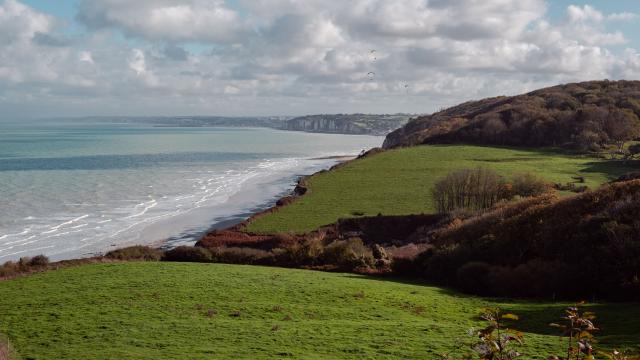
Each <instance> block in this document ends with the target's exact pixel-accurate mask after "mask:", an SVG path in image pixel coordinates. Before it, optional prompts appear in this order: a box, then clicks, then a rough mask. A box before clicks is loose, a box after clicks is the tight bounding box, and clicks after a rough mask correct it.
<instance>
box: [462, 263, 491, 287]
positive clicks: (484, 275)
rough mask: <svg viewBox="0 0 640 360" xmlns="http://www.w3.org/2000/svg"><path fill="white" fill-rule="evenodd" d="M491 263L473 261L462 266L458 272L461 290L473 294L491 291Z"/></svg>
mask: <svg viewBox="0 0 640 360" xmlns="http://www.w3.org/2000/svg"><path fill="white" fill-rule="evenodd" d="M490 273H491V265H489V264H487V263H484V262H479V261H472V262H468V263H466V264H464V265H462V267H460V268H459V269H458V271H457V273H456V277H457V284H458V286H459V287H460V289H461V290H463V291H465V292H469V293H472V294H480V295H484V294H487V293H489V292H490V291H489V274H490Z"/></svg>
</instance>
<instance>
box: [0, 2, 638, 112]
mask: <svg viewBox="0 0 640 360" xmlns="http://www.w3.org/2000/svg"><path fill="white" fill-rule="evenodd" d="M600 79H610V80H618V79H627V80H638V79H640V0H616V1H612V0H591V1H577V0H576V1H570V0H547V1H545V0H394V1H391V0H349V1H345V0H136V1H130V0H55V1H53V0H0V118H32V117H65V116H98V115H116V116H117V115H122V116H125V115H130V116H134V115H135V116H159V115H166V116H171V115H224V116H268V115H303V114H315V113H354V112H362V113H398V112H403V113H414V114H424V113H431V112H433V111H436V110H438V109H440V108H443V107H447V106H451V105H455V104H457V103H460V102H463V101H468V100H473V99H481V98H485V97H489V96H499V95H515V94H519V93H523V92H527V91H531V90H535V89H538V88H541V87H545V86H552V85H556V84H559V83H567V82H577V81H586V80H600Z"/></svg>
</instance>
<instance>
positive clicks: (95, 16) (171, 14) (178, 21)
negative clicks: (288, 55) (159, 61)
mask: <svg viewBox="0 0 640 360" xmlns="http://www.w3.org/2000/svg"><path fill="white" fill-rule="evenodd" d="M77 18H78V20H79V21H80V22H82V23H83V24H85V25H86V26H88V27H89V28H92V29H101V28H115V29H120V30H122V31H124V32H125V33H126V34H128V35H131V36H139V37H143V38H147V39H152V40H168V41H204V42H223V43H225V42H231V41H234V40H237V39H238V36H239V35H240V34H241V30H242V26H241V21H240V19H239V17H238V14H237V13H236V12H235V11H233V10H231V9H229V8H228V7H226V6H225V4H224V2H223V1H216V0H214V1H207V0H185V1H176V0H136V1H129V0H85V1H83V2H82V3H81V4H80V10H79V13H78V16H77Z"/></svg>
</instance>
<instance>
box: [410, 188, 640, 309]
mask: <svg viewBox="0 0 640 360" xmlns="http://www.w3.org/2000/svg"><path fill="white" fill-rule="evenodd" d="M432 243H433V244H434V245H435V247H434V248H432V249H429V250H427V251H425V252H423V253H421V254H420V255H418V256H417V257H416V259H415V260H414V261H413V264H412V268H411V267H410V269H412V270H413V271H415V272H414V275H417V276H420V277H423V278H426V279H428V280H431V281H434V282H437V283H440V284H446V285H452V286H456V287H459V288H461V289H463V290H465V291H468V292H471V293H476V294H482V295H504V296H525V297H545V298H553V297H565V298H566V297H571V298H594V297H595V298H609V299H637V298H638V296H640V279H639V278H638V269H640V180H634V181H629V182H624V183H615V184H611V185H607V186H604V187H602V188H601V189H599V190H596V191H592V192H587V193H584V194H581V195H578V196H576V197H573V198H565V199H561V200H554V199H553V198H551V197H547V198H545V197H543V198H534V199H527V200H524V201H522V202H519V203H515V204H512V205H506V206H503V207H501V208H499V209H496V210H493V211H490V212H488V213H485V214H482V215H479V216H476V217H472V218H470V219H467V220H464V221H462V222H460V223H459V224H458V225H456V226H452V227H446V228H443V229H441V230H439V231H437V232H435V233H434V234H433V239H432Z"/></svg>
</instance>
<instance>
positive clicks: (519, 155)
mask: <svg viewBox="0 0 640 360" xmlns="http://www.w3.org/2000/svg"><path fill="white" fill-rule="evenodd" d="M476 167H485V168H491V169H495V170H496V171H498V172H499V173H500V174H502V175H504V176H507V177H509V176H510V175H512V174H514V173H521V172H531V173H534V174H537V175H539V176H541V177H544V178H545V179H547V180H549V181H552V182H555V183H563V184H564V183H567V182H571V181H574V180H573V179H572V177H574V176H582V177H584V178H585V183H584V184H578V185H587V186H589V187H591V188H595V187H598V186H599V185H601V184H602V183H604V182H607V181H609V180H612V179H614V178H616V177H618V176H620V175H622V174H624V173H626V172H629V171H631V167H630V166H625V165H624V164H623V163H622V162H619V161H606V160H602V159H597V158H592V157H584V156H573V155H569V154H566V153H561V152H557V151H553V150H544V149H543V150H522V149H508V148H496V147H481V146H464V145H438V146H434V145H432V146H416V147H411V148H405V149H397V150H392V151H387V152H384V153H381V154H378V155H375V156H372V157H369V158H365V159H360V160H356V161H353V162H350V163H348V164H347V165H345V166H344V167H342V168H340V169H339V170H336V171H330V172H325V173H321V174H318V175H315V176H313V177H311V178H310V179H309V187H310V189H311V192H310V193H308V194H306V195H305V196H303V197H302V198H300V199H298V200H297V201H296V202H294V203H293V204H291V205H289V206H286V207H283V208H281V209H279V211H277V212H274V213H271V214H269V215H266V216H264V217H261V218H259V219H257V220H256V221H254V222H253V223H251V224H249V226H247V227H246V230H247V231H249V232H254V233H276V232H305V231H311V230H314V229H316V228H318V227H319V226H322V225H327V224H330V223H333V222H335V221H336V220H337V219H339V218H343V217H353V216H354V214H364V215H377V214H378V213H382V214H384V215H405V214H419V213H430V212H433V211H434V204H433V200H432V198H431V189H432V188H433V186H434V184H435V183H436V182H437V181H438V180H439V179H441V178H443V177H444V176H446V175H447V174H448V173H450V172H451V171H453V170H457V169H461V168H476Z"/></svg>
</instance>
